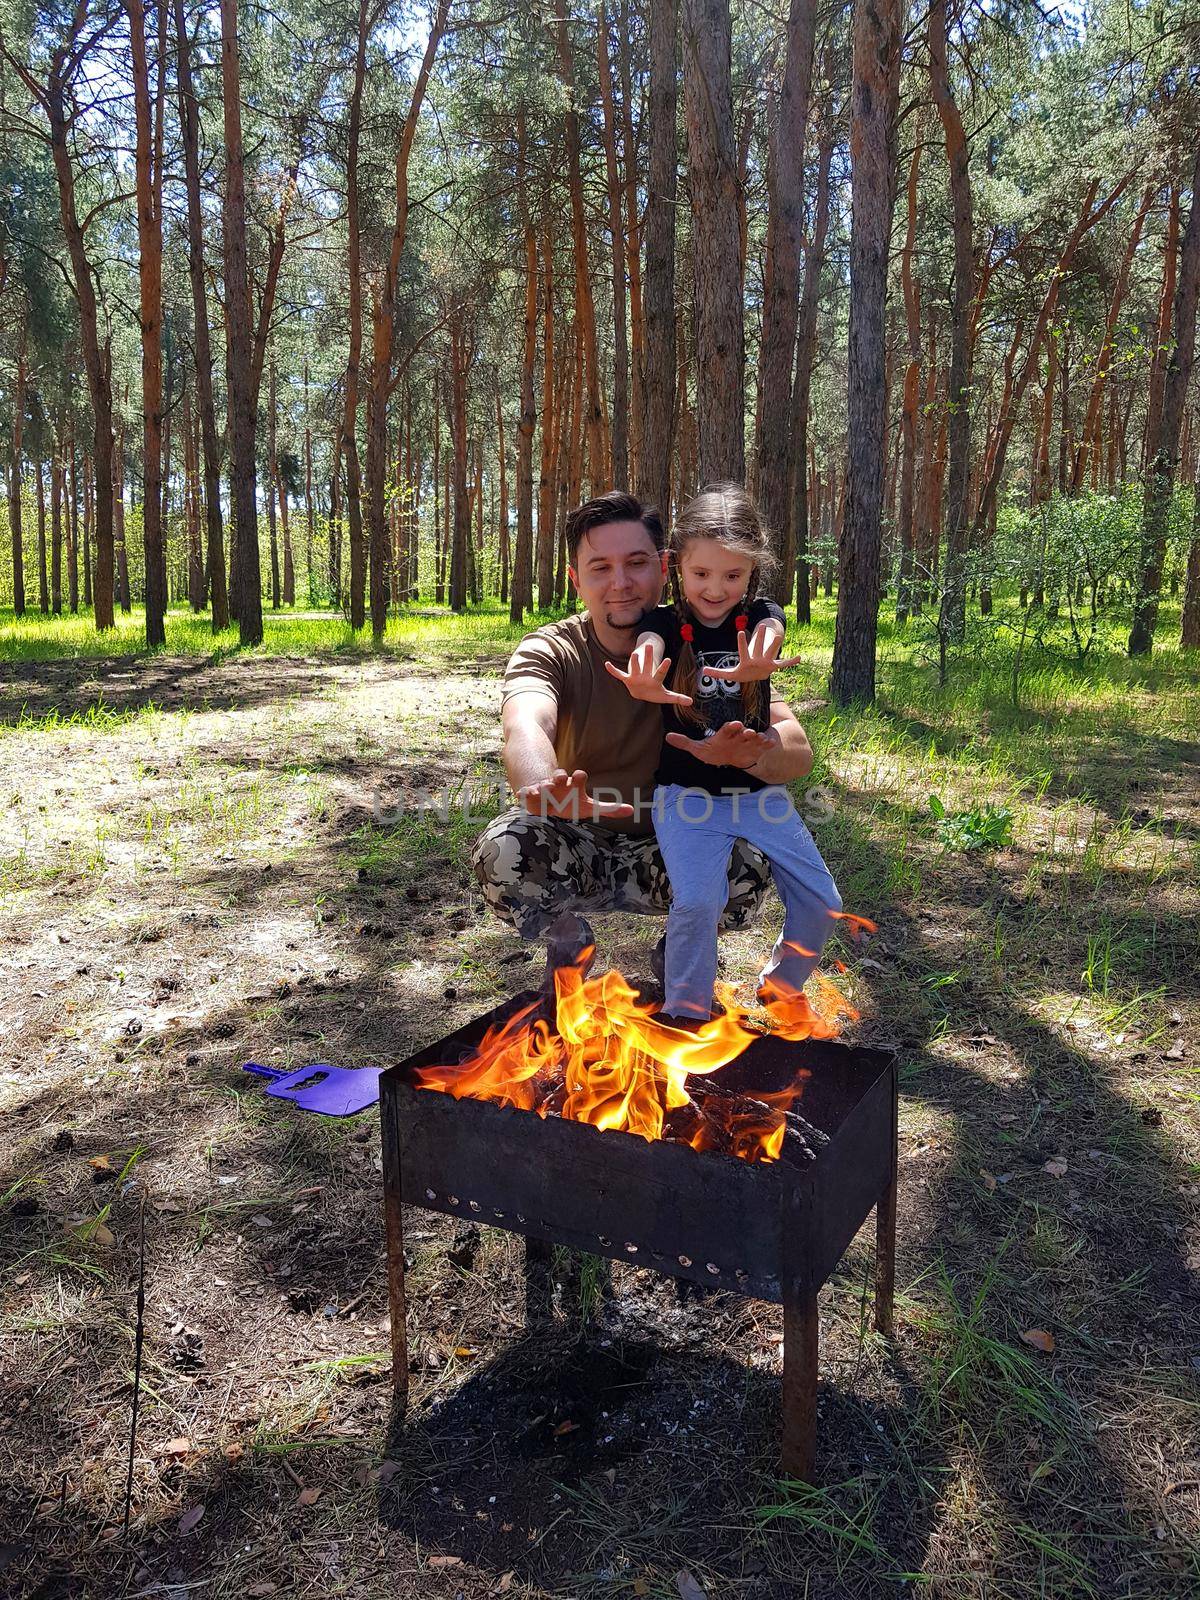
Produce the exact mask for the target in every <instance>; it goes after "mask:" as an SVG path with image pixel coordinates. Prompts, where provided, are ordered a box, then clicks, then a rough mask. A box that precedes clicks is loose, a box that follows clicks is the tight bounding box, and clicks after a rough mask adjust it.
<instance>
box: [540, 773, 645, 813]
mask: <svg viewBox="0 0 1200 1600" xmlns="http://www.w3.org/2000/svg"><path fill="white" fill-rule="evenodd" d="M517 799H518V800H519V801H520V802H521V804H522V805H523V806H524V807H525V809H526V811H528V812H530V813H532V815H533V816H535V817H563V818H565V819H566V821H568V822H594V821H596V820H597V818H599V817H631V816H632V815H633V807H632V806H629V805H623V804H618V803H617V802H615V801H611V800H593V799H592V797H591V795H590V794H589V793H588V775H587V773H586V772H585V771H584V770H583V768H582V767H577V768H576V769H575V771H574V772H567V771H566V770H565V769H564V768H562V767H558V768H556V770H555V771H554V772H552V773H551V774H550V776H549V777H548V778H543V779H542V781H541V782H540V783H527V784H525V785H524V787H523V788H520V789H518V790H517Z"/></svg>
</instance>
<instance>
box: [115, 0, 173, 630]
mask: <svg viewBox="0 0 1200 1600" xmlns="http://www.w3.org/2000/svg"><path fill="white" fill-rule="evenodd" d="M122 4H123V5H124V8H125V14H126V16H127V17H128V18H129V44H130V68H131V78H132V82H133V104H134V118H135V123H136V154H135V169H134V170H135V187H136V190H137V227H138V284H139V289H140V297H141V299H140V322H141V336H142V483H143V494H142V551H143V555H144V562H145V567H144V580H143V581H144V584H145V600H146V644H147V646H148V647H149V648H150V649H153V648H154V647H155V646H156V645H161V644H165V643H166V639H167V632H166V609H167V564H166V544H165V539H164V536H163V518H162V493H163V470H162V430H163V368H162V316H163V311H162V154H163V152H162V149H161V146H159V147H158V148H156V141H155V137H154V133H155V129H154V107H153V106H152V104H151V99H150V64H149V58H148V54H147V50H146V18H145V11H144V8H143V5H142V0H122ZM160 12H161V7H160ZM165 73H166V62H165V61H164V60H161V59H160V61H159V73H158V76H159V98H160V99H161V95H162V92H163V88H164V85H165Z"/></svg>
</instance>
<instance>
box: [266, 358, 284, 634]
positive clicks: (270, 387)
mask: <svg viewBox="0 0 1200 1600" xmlns="http://www.w3.org/2000/svg"><path fill="white" fill-rule="evenodd" d="M268 372H269V377H268V379H267V528H268V530H269V541H270V547H271V610H272V611H278V610H279V600H280V595H281V585H280V581H279V536H278V529H277V527H276V522H275V487H276V484H277V482H278V480H279V459H278V453H277V451H276V448H275V408H276V389H275V357H274V356H272V357H271V359H270V361H269V362H268Z"/></svg>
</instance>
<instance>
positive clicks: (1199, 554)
mask: <svg viewBox="0 0 1200 1600" xmlns="http://www.w3.org/2000/svg"><path fill="white" fill-rule="evenodd" d="M1192 203H1193V205H1194V204H1195V201H1194V200H1193V202H1192ZM1179 643H1180V645H1181V647H1182V648H1183V649H1184V650H1200V482H1197V483H1194V484H1193V485H1192V542H1191V545H1190V547H1189V549H1188V559H1187V580H1186V582H1185V584H1184V588H1183V627H1182V631H1181V632H1180V636H1179Z"/></svg>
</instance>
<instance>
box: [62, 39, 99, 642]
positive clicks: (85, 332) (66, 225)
mask: <svg viewBox="0 0 1200 1600" xmlns="http://www.w3.org/2000/svg"><path fill="white" fill-rule="evenodd" d="M86 18H87V12H86V8H84V7H78V8H77V10H76V13H75V21H74V23H73V25H72V34H71V37H70V38H69V39H68V40H66V41H64V43H63V44H61V45H60V46H59V47H58V49H56V50H55V52H54V54H53V56H52V57H51V62H50V76H49V79H48V82H47V86H46V99H45V104H46V110H47V113H48V116H49V120H50V149H51V154H52V156H53V159H54V173H55V178H56V180H57V183H58V197H59V214H60V216H61V218H62V226H63V234H64V236H65V238H66V241H67V250H68V254H69V255H70V258H71V274H72V281H73V285H74V289H75V299H76V304H77V306H78V309H79V333H80V342H81V344H82V346H83V363H84V370H85V371H86V373H87V380H88V392H89V395H90V398H91V402H92V425H93V450H92V454H93V457H94V461H95V471H96V577H95V593H94V602H93V604H94V612H95V620H96V628H97V630H98V631H100V632H103V631H104V630H105V629H108V628H111V627H112V626H113V542H114V534H113V493H114V491H113V404H112V350H111V346H110V345H109V343H108V341H107V340H106V341H105V343H104V344H103V346H102V345H101V343H100V321H99V311H98V307H97V302H96V290H95V280H94V277H93V272H92V264H91V262H90V261H89V260H88V257H87V249H86V245H85V241H84V236H83V228H82V226H81V225H80V222H79V217H78V214H77V211H76V205H75V175H74V171H73V169H72V166H71V157H70V153H69V150H68V142H67V141H68V133H69V131H70V128H71V126H72V125H73V123H74V117H73V116H72V117H70V119H68V112H67V91H66V79H67V77H68V75H69V74H70V73H71V72H72V71H73V67H71V66H70V64H69V62H70V59H71V58H72V57H73V54H74V50H75V47H76V44H77V34H78V30H79V29H82V27H83V26H84V24H85V21H86Z"/></svg>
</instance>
